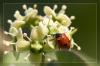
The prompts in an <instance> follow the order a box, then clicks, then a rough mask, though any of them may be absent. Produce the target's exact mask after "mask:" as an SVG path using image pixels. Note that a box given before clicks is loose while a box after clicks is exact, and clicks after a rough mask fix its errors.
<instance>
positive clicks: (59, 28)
mask: <svg viewBox="0 0 100 66" xmlns="http://www.w3.org/2000/svg"><path fill="white" fill-rule="evenodd" d="M67 32H69V28H67V27H66V26H63V25H61V26H59V27H58V33H67Z"/></svg>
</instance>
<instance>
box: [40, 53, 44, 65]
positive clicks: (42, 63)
mask: <svg viewBox="0 0 100 66" xmlns="http://www.w3.org/2000/svg"><path fill="white" fill-rule="evenodd" d="M44 62H45V53H44V52H43V53H42V60H41V64H40V66H44Z"/></svg>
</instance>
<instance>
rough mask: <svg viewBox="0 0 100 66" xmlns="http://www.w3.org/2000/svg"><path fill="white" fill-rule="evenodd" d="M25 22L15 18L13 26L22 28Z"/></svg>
mask: <svg viewBox="0 0 100 66" xmlns="http://www.w3.org/2000/svg"><path fill="white" fill-rule="evenodd" d="M24 24H25V21H19V20H15V21H14V22H12V24H11V27H15V28H20V27H21V26H22V25H24Z"/></svg>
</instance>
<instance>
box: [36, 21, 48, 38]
mask: <svg viewBox="0 0 100 66" xmlns="http://www.w3.org/2000/svg"><path fill="white" fill-rule="evenodd" d="M38 32H39V33H38V34H39V35H40V37H41V38H44V37H45V36H46V35H47V34H48V28H47V26H46V25H43V23H42V22H40V23H39V26H38Z"/></svg>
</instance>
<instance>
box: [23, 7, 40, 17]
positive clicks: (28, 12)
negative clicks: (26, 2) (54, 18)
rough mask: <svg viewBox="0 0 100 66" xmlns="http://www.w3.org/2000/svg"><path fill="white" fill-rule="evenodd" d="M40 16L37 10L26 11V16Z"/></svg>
mask: <svg viewBox="0 0 100 66" xmlns="http://www.w3.org/2000/svg"><path fill="white" fill-rule="evenodd" d="M37 14H38V10H37V9H33V8H31V7H30V8H28V9H27V10H26V11H25V15H26V16H27V17H34V16H36V15H37Z"/></svg>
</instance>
